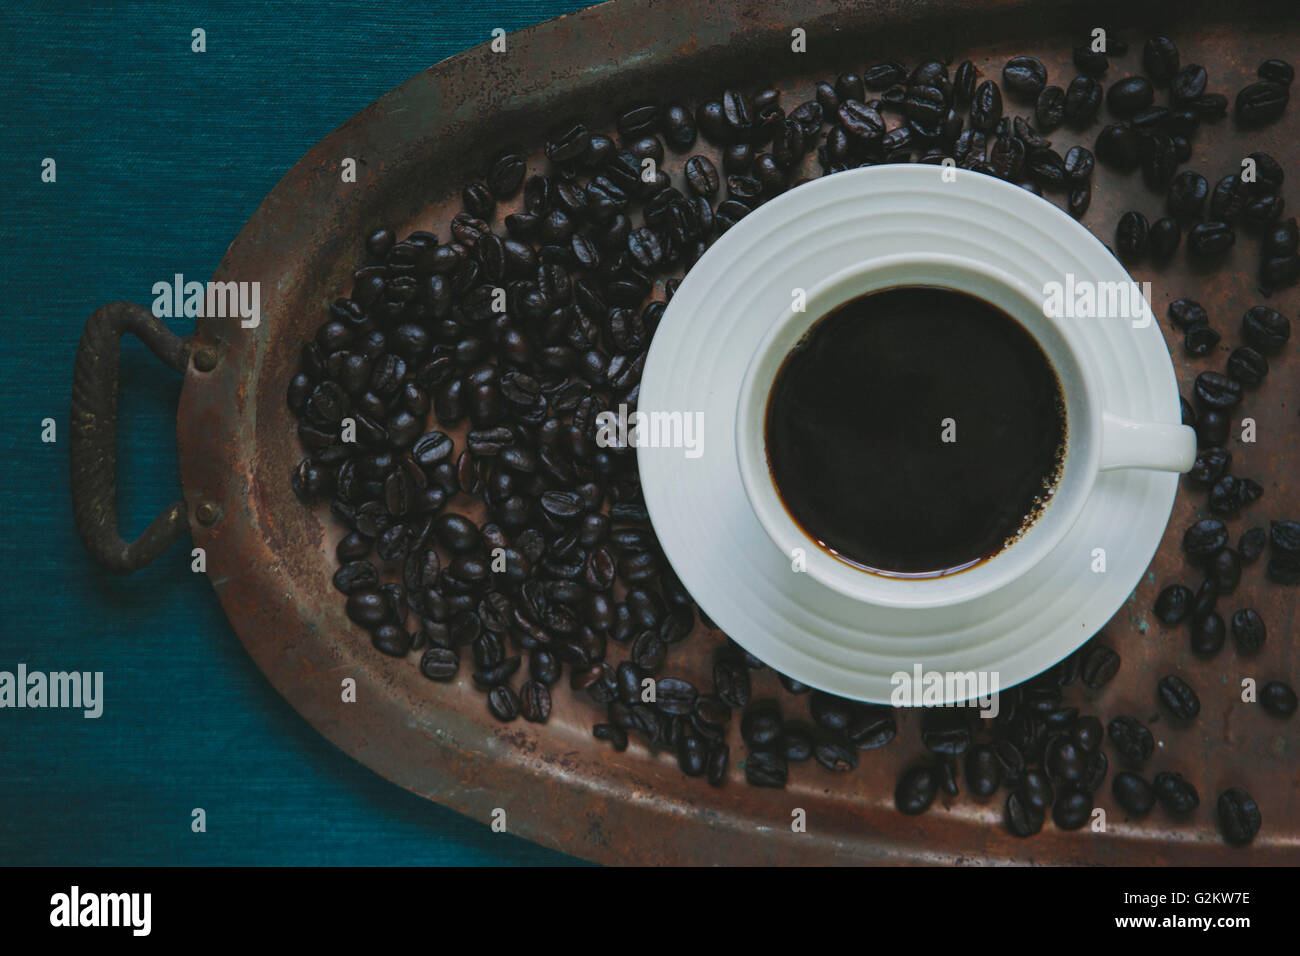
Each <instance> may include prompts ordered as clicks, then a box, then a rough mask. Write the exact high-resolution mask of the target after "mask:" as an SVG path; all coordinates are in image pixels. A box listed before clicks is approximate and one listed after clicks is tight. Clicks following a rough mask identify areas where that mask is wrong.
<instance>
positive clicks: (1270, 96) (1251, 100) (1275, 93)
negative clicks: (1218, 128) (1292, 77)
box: [1232, 80, 1291, 128]
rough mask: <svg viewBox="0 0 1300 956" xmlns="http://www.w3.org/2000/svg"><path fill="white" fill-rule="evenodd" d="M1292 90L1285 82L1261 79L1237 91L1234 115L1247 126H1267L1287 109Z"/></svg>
mask: <svg viewBox="0 0 1300 956" xmlns="http://www.w3.org/2000/svg"><path fill="white" fill-rule="evenodd" d="M1290 98H1291V91H1290V89H1289V88H1288V87H1287V86H1286V84H1284V83H1275V82H1274V81H1272V80H1259V81H1258V82H1256V83H1251V84H1250V85H1249V86H1246V87H1244V88H1243V89H1242V90H1241V91H1240V92H1238V93H1237V101H1236V103H1235V105H1234V106H1233V114H1232V115H1233V117H1234V119H1236V121H1237V123H1238V124H1239V125H1241V126H1244V127H1247V128H1256V127H1260V126H1266V125H1268V124H1269V123H1272V122H1273V121H1275V120H1276V119H1278V118H1279V117H1280V116H1281V115H1282V113H1283V112H1284V111H1285V110H1286V106H1287V102H1288V101H1289V100H1290Z"/></svg>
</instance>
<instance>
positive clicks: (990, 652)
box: [638, 165, 1181, 703]
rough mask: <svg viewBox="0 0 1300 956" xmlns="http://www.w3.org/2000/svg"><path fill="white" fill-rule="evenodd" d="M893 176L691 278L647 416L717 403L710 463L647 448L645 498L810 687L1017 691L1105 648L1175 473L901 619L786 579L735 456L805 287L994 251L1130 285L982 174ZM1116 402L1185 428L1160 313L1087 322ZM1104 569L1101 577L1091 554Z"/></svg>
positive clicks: (656, 353)
mask: <svg viewBox="0 0 1300 956" xmlns="http://www.w3.org/2000/svg"><path fill="white" fill-rule="evenodd" d="M942 173H943V170H942V169H941V168H940V167H935V166H927V165H889V166H876V167H871V168H867V169H856V170H851V171H848V172H843V173H836V174H835V175H832V176H827V177H824V178H822V179H818V180H816V181H814V182H810V183H807V184H805V185H803V186H800V187H798V188H796V189H793V190H791V191H790V192H788V193H784V194H782V195H781V196H778V197H776V198H775V199H773V200H772V201H770V202H768V203H766V204H765V205H763V206H761V207H759V208H758V209H757V210H755V211H754V212H753V213H751V214H750V215H748V216H746V217H745V218H744V219H742V220H741V221H740V222H739V223H737V224H736V225H735V226H734V227H732V228H731V229H730V230H729V231H728V232H727V233H726V234H725V235H724V236H722V237H720V238H719V239H718V241H717V242H715V243H714V245H713V246H712V248H710V249H709V251H708V252H707V253H706V254H705V255H704V257H703V258H702V259H701V260H700V262H699V263H698V264H696V266H695V267H694V268H692V269H691V271H690V273H689V274H688V275H687V276H686V278H685V280H684V281H683V282H682V285H681V287H680V288H679V289H678V291H677V293H676V295H675V296H674V297H673V300H672V302H671V303H670V304H669V306H668V309H667V311H666V312H665V314H664V317H663V320H662V322H661V323H660V325H659V328H658V330H657V332H656V333H655V338H654V341H653V344H652V345H651V347H650V353H649V355H648V357H647V360H646V365H645V370H644V373H643V375H642V379H641V393H640V401H639V405H638V407H639V409H640V411H642V412H655V411H661V412H683V413H690V412H697V411H699V412H702V413H703V441H702V446H701V451H702V454H700V455H699V456H698V457H694V458H692V457H688V456H687V455H686V454H685V452H684V451H683V449H681V448H651V447H641V448H639V449H638V464H639V467H640V471H641V482H642V486H643V490H644V492H645V499H646V505H647V507H648V509H649V512H650V518H651V521H652V523H653V525H654V529H655V532H656V534H657V535H658V537H659V540H660V542H661V543H662V545H663V548H664V552H665V554H666V555H667V557H668V560H669V561H670V562H671V564H672V566H673V568H674V569H675V570H676V572H677V574H678V575H679V576H680V577H681V580H682V582H683V583H684V584H685V585H686V587H687V589H688V590H689V591H690V592H691V595H692V596H693V597H694V598H695V599H696V601H697V602H698V603H699V605H700V606H701V607H702V608H703V609H704V611H705V613H707V614H708V615H709V617H711V618H712V619H713V621H714V622H715V623H716V624H717V625H718V626H719V627H720V628H721V629H722V630H723V631H725V632H726V633H727V634H728V635H729V636H731V637H732V638H734V639H735V640H736V641H737V642H738V643H739V644H741V645H742V646H743V647H745V648H746V649H747V650H748V651H750V652H751V653H753V654H754V655H756V656H757V657H759V658H761V659H762V660H764V661H765V662H766V663H768V664H769V665H771V666H772V667H774V668H776V669H777V670H778V671H780V672H781V673H784V674H786V675H788V676H790V677H792V678H794V679H796V680H799V681H802V682H804V683H806V684H809V685H811V686H813V687H817V688H820V689H822V690H826V691H829V692H831V693H834V694H839V695H841V696H844V697H851V698H856V699H859V700H866V701H874V702H879V703H889V701H890V694H891V691H892V690H893V686H894V685H893V683H892V682H891V677H892V675H894V674H895V673H897V672H899V671H906V672H909V673H910V672H911V671H912V670H913V667H914V665H916V664H919V665H920V666H921V668H922V669H923V670H925V671H937V672H941V673H944V672H966V671H991V672H994V673H996V674H997V677H998V681H999V685H1000V687H1001V688H1002V689H1005V688H1007V687H1010V686H1012V685H1013V684H1017V683H1020V682H1021V681H1023V680H1026V679H1027V678H1029V677H1032V676H1034V675H1035V674H1038V673H1040V672H1041V671H1043V670H1045V669H1046V668H1048V667H1050V666H1052V665H1053V664H1054V663H1056V662H1057V661H1059V660H1061V659H1062V658H1064V657H1065V656H1067V655H1068V654H1069V653H1070V652H1072V651H1073V650H1075V649H1076V648H1077V647H1078V646H1079V645H1080V644H1082V643H1083V642H1084V641H1086V640H1088V638H1090V637H1092V636H1093V634H1095V633H1096V632H1097V631H1098V630H1100V628H1101V627H1102V626H1103V625H1104V624H1105V623H1106V622H1107V621H1108V620H1109V619H1110V618H1111V617H1112V616H1113V615H1114V613H1115V612H1116V611H1117V610H1118V609H1119V607H1120V606H1121V605H1122V604H1123V603H1124V601H1125V599H1126V598H1127V597H1128V596H1129V594H1130V593H1131V592H1132V590H1133V588H1134V587H1135V586H1136V585H1137V583H1138V582H1139V581H1140V580H1141V577H1142V574H1143V573H1144V572H1145V570H1146V568H1147V565H1148V564H1149V563H1150V561H1151V558H1152V556H1153V555H1154V554H1155V551H1156V548H1157V546H1158V545H1159V543H1160V539H1161V537H1162V536H1163V534H1164V530H1165V525H1166V524H1167V522H1168V520H1169V514H1170V512H1171V510H1172V508H1173V503H1174V495H1175V493H1176V491H1177V487H1178V475H1177V474H1174V473H1170V472H1154V471H1143V470H1136V469H1130V470H1123V471H1111V472H1104V473H1102V474H1100V475H1099V476H1098V478H1097V482H1096V485H1095V487H1094V490H1093V492H1092V495H1091V497H1090V498H1089V500H1088V503H1087V505H1086V506H1085V508H1084V511H1083V514H1082V515H1081V517H1080V518H1079V519H1078V522H1077V523H1076V524H1075V525H1074V527H1073V528H1072V529H1071V530H1070V532H1069V534H1068V535H1067V536H1066V538H1065V539H1064V540H1063V541H1062V543H1061V544H1060V545H1059V546H1058V547H1057V548H1056V549H1055V550H1053V551H1052V552H1051V553H1050V554H1049V555H1048V557H1047V559H1046V560H1044V561H1043V562H1042V563H1041V564H1039V565H1037V566H1036V567H1035V568H1034V569H1033V570H1032V571H1031V572H1030V573H1028V574H1027V575H1025V576H1024V577H1022V578H1020V579H1019V580H1017V581H1015V582H1013V583H1011V584H1009V585H1007V586H1006V587H1004V588H1002V589H1001V590H998V591H995V592H993V593H991V594H987V595H985V596H983V597H981V598H977V599H975V600H972V601H970V602H967V603H964V604H956V605H951V606H948V607H939V608H929V609H896V608H885V607H877V606H872V605H865V604H860V603H857V602H855V601H853V600H851V599H849V598H847V597H845V596H843V595H841V594H839V593H838V592H836V591H832V590H830V589H829V588H826V587H824V586H822V585H820V584H818V583H817V582H816V581H814V580H812V579H811V578H810V577H809V576H808V575H807V574H802V573H796V572H794V571H792V570H791V566H790V561H789V558H788V557H787V556H786V555H784V554H783V553H782V552H781V551H779V550H778V549H777V547H776V546H775V545H774V544H773V542H772V541H771V539H770V538H768V536H767V535H766V534H765V533H764V531H763V529H762V527H761V526H760V525H759V523H758V519H757V518H756V517H755V516H754V514H753V512H752V510H751V509H750V507H749V503H748V500H747V499H746V497H745V491H744V488H743V487H742V485H741V480H740V473H739V469H738V466H737V459H736V446H735V436H734V432H735V417H736V400H737V395H738V391H739V388H740V383H741V380H742V379H743V377H744V374H745V370H746V367H747V365H748V363H749V360H750V357H751V355H752V354H753V352H754V350H755V348H756V347H757V345H758V344H759V341H760V339H761V338H762V337H763V334H764V332H766V330H767V328H768V327H769V326H770V325H771V324H772V323H773V322H774V321H776V320H777V318H778V317H779V316H780V315H781V313H782V311H783V309H785V308H786V307H787V306H788V305H789V303H790V297H791V290H792V289H793V288H795V287H800V288H803V289H811V288H813V287H814V286H815V285H817V284H818V283H819V282H821V281H822V280H823V279H825V278H827V277H828V276H831V275H833V274H834V273H836V272H839V271H841V270H843V269H845V268H846V267H848V266H850V265H853V264H855V263H858V262H861V261H862V260H864V259H867V258H874V257H877V256H885V255H890V254H897V253H902V252H908V251H912V250H921V251H930V252H943V253H950V254H956V255H962V256H966V257H970V258H976V259H980V260H982V261H984V262H987V263H989V264H990V265H993V266H996V267H997V268H1000V269H1002V270H1005V271H1006V272H1009V273H1011V274H1012V275H1014V276H1016V277H1018V278H1021V279H1023V280H1024V281H1025V282H1028V283H1029V284H1030V285H1031V286H1033V287H1036V288H1041V287H1042V285H1043V284H1044V282H1046V281H1064V277H1065V274H1066V273H1073V274H1074V275H1075V277H1076V280H1084V279H1087V280H1092V281H1097V282H1129V281H1130V278H1129V275H1128V273H1127V272H1126V271H1125V270H1124V267H1123V266H1122V265H1120V263H1119V262H1118V261H1116V260H1115V258H1114V257H1113V256H1112V255H1111V254H1110V252H1109V251H1108V250H1107V249H1106V247H1105V246H1103V245H1102V244H1101V242H1099V241H1098V240H1097V239H1096V238H1095V237H1094V236H1093V235H1092V234H1091V233H1090V232H1088V230H1087V229H1085V228H1084V227H1083V226H1081V225H1080V224H1079V223H1077V222H1075V221H1074V220H1073V219H1071V218H1070V217H1069V216H1067V215H1066V214H1065V213H1064V212H1062V211H1061V210H1060V209H1058V208H1057V207H1056V206H1054V205H1052V204H1051V203H1049V202H1046V201H1044V200H1042V199H1040V198H1038V197H1037V196H1034V195H1033V194H1032V193H1029V192H1027V191H1026V190H1024V189H1021V188H1019V187H1018V186H1014V185H1011V184H1009V183H1005V182H1002V181H1000V180H997V179H994V178H992V177H990V176H985V175H983V174H980V173H975V172H970V171H967V170H949V174H950V176H951V174H953V173H955V176H956V178H955V181H948V182H943V181H941V176H942ZM1077 321H1078V331H1079V332H1080V335H1079V340H1080V347H1081V348H1082V349H1085V350H1086V351H1087V352H1088V353H1089V354H1090V355H1091V356H1092V359H1093V360H1094V361H1093V362H1092V364H1093V367H1094V368H1096V369H1097V372H1098V384H1099V386H1100V390H1101V393H1102V394H1103V396H1104V401H1105V404H1106V407H1107V408H1108V409H1109V410H1110V411H1112V412H1114V413H1116V414H1119V415H1124V416H1127V417H1129V418H1133V419H1139V420H1145V421H1156V422H1169V423H1176V422H1178V421H1180V418H1181V414H1180V411H1179V404H1178V385H1177V380H1176V379H1175V377H1174V370H1173V365H1172V363H1171V361H1170V358H1169V353H1168V350H1167V349H1166V347H1165V343H1164V339H1163V337H1162V335H1161V333H1160V330H1159V328H1158V327H1157V325H1156V323H1155V322H1154V321H1151V322H1150V324H1149V325H1147V326H1146V327H1145V328H1134V327H1133V323H1132V322H1130V321H1129V320H1126V319H1119V318H1112V319H1080V320H1077ZM1097 548H1103V549H1105V564H1106V570H1105V571H1104V573H1096V572H1094V571H1093V566H1094V549H1097Z"/></svg>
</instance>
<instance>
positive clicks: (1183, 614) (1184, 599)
mask: <svg viewBox="0 0 1300 956" xmlns="http://www.w3.org/2000/svg"><path fill="white" fill-rule="evenodd" d="M1192 598H1193V595H1192V589H1191V588H1189V587H1187V586H1186V585H1183V584H1171V585H1169V586H1168V587H1166V588H1165V589H1164V590H1162V591H1161V592H1160V594H1159V595H1158V596H1157V597H1156V604H1155V615H1156V620H1158V621H1159V622H1160V623H1161V624H1163V625H1164V626H1165V627H1174V626H1176V625H1178V624H1181V623H1183V621H1185V620H1186V619H1187V616H1188V615H1189V614H1190V613H1191V610H1192Z"/></svg>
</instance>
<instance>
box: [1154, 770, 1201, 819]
mask: <svg viewBox="0 0 1300 956" xmlns="http://www.w3.org/2000/svg"><path fill="white" fill-rule="evenodd" d="M1152 790H1153V791H1154V792H1155V796H1156V799H1157V800H1159V801H1160V806H1161V807H1163V808H1164V810H1165V812H1166V813H1172V814H1174V815H1176V816H1181V815H1184V814H1188V813H1191V812H1192V811H1193V810H1195V809H1196V808H1197V807H1198V806H1200V803H1201V799H1200V797H1199V796H1198V795H1197V793H1196V788H1195V787H1194V786H1192V785H1191V784H1190V783H1188V782H1187V781H1186V780H1184V779H1183V775H1182V774H1180V773H1174V772H1172V771H1169V770H1165V771H1161V772H1160V773H1158V774H1156V776H1155V780H1154V782H1153V786H1152Z"/></svg>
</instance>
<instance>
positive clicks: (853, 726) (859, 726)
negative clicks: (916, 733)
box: [846, 707, 898, 750]
mask: <svg viewBox="0 0 1300 956" xmlns="http://www.w3.org/2000/svg"><path fill="white" fill-rule="evenodd" d="M897 733H898V725H897V723H896V722H895V720H894V712H893V711H892V710H891V709H889V708H885V707H864V708H862V709H860V710H858V711H857V712H856V713H855V714H854V715H853V718H852V720H851V721H850V722H849V726H848V729H847V730H846V735H847V736H848V738H849V741H850V742H851V743H852V744H853V745H854V746H855V747H857V748H858V749H859V750H875V749H876V748H877V747H883V746H885V745H886V744H888V743H889V742H890V741H892V740H893V739H894V737H895V736H896V735H897Z"/></svg>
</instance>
